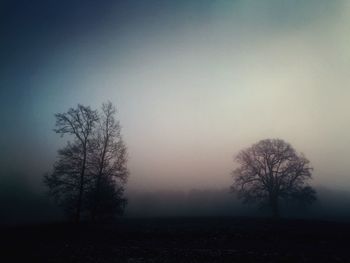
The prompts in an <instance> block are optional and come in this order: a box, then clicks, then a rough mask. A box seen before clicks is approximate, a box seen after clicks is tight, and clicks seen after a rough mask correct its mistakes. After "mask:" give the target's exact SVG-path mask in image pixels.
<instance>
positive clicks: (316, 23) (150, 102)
mask: <svg viewBox="0 0 350 263" xmlns="http://www.w3.org/2000/svg"><path fill="white" fill-rule="evenodd" d="M0 10H1V16H0V17H1V22H0V35H1V39H2V41H1V43H0V55H1V57H2V59H1V60H0V117H1V120H2V127H1V136H0V147H1V152H0V167H1V169H0V176H1V177H0V200H1V205H0V209H1V210H3V211H8V213H7V215H5V216H4V217H3V218H2V219H1V220H3V221H4V222H5V221H6V222H25V221H28V222H29V221H30V222H35V221H40V222H42V221H50V220H55V218H61V217H60V216H61V215H60V212H59V211H57V210H56V208H55V207H54V205H53V204H52V202H51V201H50V200H49V199H48V197H47V196H46V189H45V187H44V186H43V184H42V176H43V174H44V173H46V172H49V171H50V170H51V169H52V165H53V163H54V162H55V160H56V154H57V150H58V149H59V148H60V147H62V146H63V145H64V144H65V143H66V140H67V139H65V138H63V139H62V138H60V137H59V136H58V135H57V134H55V133H54V132H53V131H52V129H53V128H54V124H55V119H54V114H55V113H57V112H64V111H66V110H67V109H68V108H69V107H74V106H75V105H77V104H78V103H82V104H86V105H91V106H92V107H99V105H100V104H101V103H102V102H104V101H107V100H110V101H112V102H113V103H114V104H115V105H116V106H117V109H118V119H119V120H120V122H121V125H122V133H123V137H124V140H125V142H126V144H127V147H128V152H129V161H128V167H129V169H130V178H129V181H128V185H127V197H128V199H129V203H128V206H127V210H126V211H125V215H126V216H130V217H143V216H146V217H147V216H149V217H152V216H256V215H261V216H263V215H265V213H266V211H264V210H259V209H257V208H256V207H254V206H245V205H242V204H241V203H240V202H239V201H238V200H236V198H235V196H234V195H232V194H230V193H229V187H230V185H231V184H232V177H231V175H230V172H231V171H232V170H233V169H234V168H235V167H236V165H237V164H236V163H235V162H234V161H233V158H234V156H235V155H236V154H237V153H238V152H239V151H240V150H241V149H243V148H246V147H248V146H250V145H252V144H253V143H255V142H257V141H259V140H260V139H264V138H283V139H284V140H286V141H287V142H289V143H291V145H292V146H293V147H294V148H295V149H296V150H297V152H302V153H303V154H305V156H306V157H307V158H308V159H309V160H310V161H311V164H312V166H313V167H314V171H313V180H312V185H313V186H314V187H315V188H316V190H318V201H317V203H316V204H314V205H313V206H312V207H310V208H309V210H308V212H300V211H302V210H300V211H299V210H298V209H296V210H293V209H294V208H293V209H290V210H288V211H285V214H286V215H290V216H306V217H317V218H325V219H345V220H348V219H349V214H348V213H347V212H346V211H347V210H348V209H347V208H348V207H349V202H347V201H346V200H350V198H349V197H350V196H349V195H350V194H349V189H350V171H349V166H348V160H349V156H350V136H349V132H348V131H349V129H350V122H349V119H350V106H349V103H348V100H349V98H350V89H349V88H348V85H349V77H348V74H349V72H348V71H349V70H348V69H349V68H350V39H349V36H350V32H349V30H350V29H349V27H348V25H349V23H350V6H349V3H348V1H345V0H343V1H342V0H339V1H326V0H321V1H314V0H312V1H297V0H293V1H278V0H267V1H225V0H221V1H214V2H213V1H176V2H175V1H156V0H151V1H147V3H143V2H142V1H104V3H94V1H85V2H84V3H80V2H79V1H69V2H67V1H59V2H56V1H48V2H46V1H31V3H23V2H22V1H12V2H11V3H10V2H9V1H4V2H2V3H1V4H0ZM34 215H35V216H34Z"/></svg>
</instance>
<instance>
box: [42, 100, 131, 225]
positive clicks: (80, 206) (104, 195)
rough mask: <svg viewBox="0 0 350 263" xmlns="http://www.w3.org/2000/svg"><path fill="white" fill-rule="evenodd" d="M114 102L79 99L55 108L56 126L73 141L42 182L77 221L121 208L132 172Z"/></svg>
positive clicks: (59, 153)
mask: <svg viewBox="0 0 350 263" xmlns="http://www.w3.org/2000/svg"><path fill="white" fill-rule="evenodd" d="M115 114H116V110H115V108H114V106H113V105H112V103H110V102H108V103H104V104H103V105H102V109H101V112H97V111H95V110H91V109H90V107H85V106H82V105H78V107H77V108H75V109H73V108H71V109H69V110H68V112H66V113H62V114H56V115H55V116H56V129H55V131H56V132H57V133H59V134H61V135H62V136H63V135H65V134H69V135H71V136H72V137H73V142H68V143H67V145H66V146H65V147H64V148H63V149H60V150H59V151H58V160H57V162H56V163H55V164H54V167H53V168H54V169H53V172H52V173H51V174H47V175H46V176H45V177H44V183H45V184H46V185H47V186H48V187H49V189H50V192H51V194H52V195H53V196H54V197H55V199H56V201H57V202H58V204H60V205H61V206H63V207H64V208H65V210H66V212H67V213H68V215H70V216H71V215H74V217H75V220H76V222H79V221H80V219H81V217H82V212H84V216H87V213H89V214H90V215H91V217H92V219H93V220H96V219H97V218H102V217H107V216H108V217H112V216H114V215H116V214H120V213H122V212H123V209H124V206H125V204H126V199H125V198H124V187H125V183H126V181H127V177H128V169H127V149H126V146H125V144H124V141H123V139H122V136H121V127H120V124H119V121H117V120H116V119H115Z"/></svg>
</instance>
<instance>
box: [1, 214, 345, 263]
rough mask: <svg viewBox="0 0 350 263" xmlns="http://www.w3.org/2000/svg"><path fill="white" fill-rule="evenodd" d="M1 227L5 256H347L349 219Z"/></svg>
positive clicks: (64, 258)
mask: <svg viewBox="0 0 350 263" xmlns="http://www.w3.org/2000/svg"><path fill="white" fill-rule="evenodd" d="M1 233H2V234H1V250H3V252H2V253H1V257H2V258H3V259H2V260H1V262H17V261H19V260H21V262H29V260H30V262H350V251H349V240H350V224H348V223H336V222H326V221H304V220H280V221H279V222H273V221H271V220H268V219H251V218H159V219H121V220H119V221H118V222H116V223H109V224H103V225H89V224H82V225H79V226H76V225H69V224H50V225H36V226H21V227H7V228H3V229H2V231H1Z"/></svg>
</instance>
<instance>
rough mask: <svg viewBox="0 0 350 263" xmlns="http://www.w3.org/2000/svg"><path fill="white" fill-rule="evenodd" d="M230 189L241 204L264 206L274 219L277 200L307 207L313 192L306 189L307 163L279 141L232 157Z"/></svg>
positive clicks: (269, 142)
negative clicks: (233, 164) (241, 201)
mask: <svg viewBox="0 0 350 263" xmlns="http://www.w3.org/2000/svg"><path fill="white" fill-rule="evenodd" d="M236 161H237V162H238V164H239V167H238V168H237V169H235V170H234V171H233V172H232V175H233V177H234V183H233V185H232V187H231V189H232V190H233V191H235V192H237V193H238V197H239V198H242V199H243V200H244V202H260V203H267V204H268V205H269V206H270V208H271V210H272V214H273V216H274V217H275V218H278V217H279V214H280V212H279V203H280V201H281V200H297V201H298V202H302V203H311V202H313V201H314V200H315V199H316V197H315V196H316V192H315V191H314V190H313V189H312V188H311V187H310V186H309V185H307V181H308V180H309V179H311V177H312V174H311V172H312V167H311V166H310V162H309V160H308V159H306V158H305V157H304V155H302V154H297V153H296V152H295V150H294V149H293V147H292V146H291V145H290V144H288V143H286V142H285V141H283V140H280V139H266V140H261V141H259V142H258V143H256V144H254V145H253V146H251V147H249V148H247V149H245V150H242V151H241V152H239V154H238V155H237V156H236Z"/></svg>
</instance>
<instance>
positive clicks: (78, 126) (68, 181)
mask: <svg viewBox="0 0 350 263" xmlns="http://www.w3.org/2000/svg"><path fill="white" fill-rule="evenodd" d="M55 117H56V128H55V129H54V131H55V132H56V133H58V134H60V135H61V136H63V135H65V134H68V135H71V136H72V137H73V143H70V142H68V144H67V146H66V147H65V148H63V149H62V150H59V152H58V161H57V162H56V164H55V165H54V171H53V173H52V174H48V175H46V176H45V179H44V182H45V183H46V184H47V185H48V187H49V189H50V192H51V193H52V194H53V195H54V196H55V198H56V199H57V200H60V201H61V202H60V203H61V204H64V205H65V208H66V209H67V207H70V209H68V210H72V209H74V210H75V221H76V222H79V221H80V217H81V211H82V205H83V194H84V192H85V190H86V189H85V187H86V185H87V180H86V176H87V175H86V171H87V158H88V152H89V149H90V141H91V137H92V134H93V131H94V128H95V126H96V124H97V121H98V115H97V112H96V111H94V110H92V109H91V108H90V107H86V106H83V105H80V104H79V105H78V106H77V107H76V108H70V109H69V110H68V111H67V112H65V113H58V114H55ZM68 204H69V205H68Z"/></svg>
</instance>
